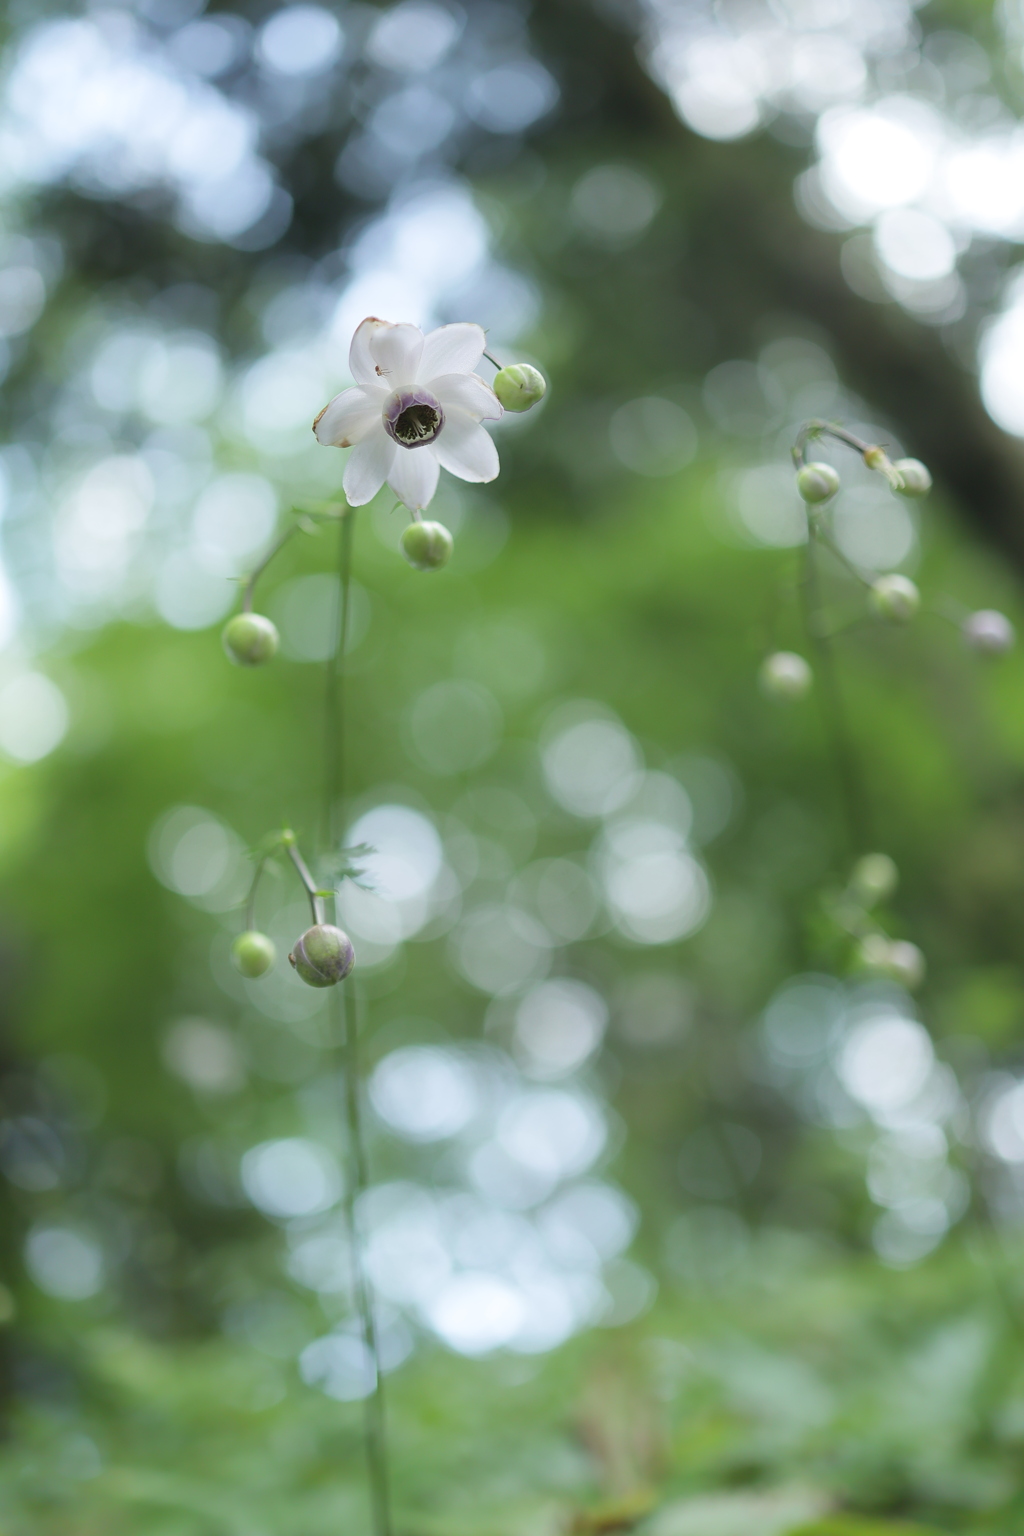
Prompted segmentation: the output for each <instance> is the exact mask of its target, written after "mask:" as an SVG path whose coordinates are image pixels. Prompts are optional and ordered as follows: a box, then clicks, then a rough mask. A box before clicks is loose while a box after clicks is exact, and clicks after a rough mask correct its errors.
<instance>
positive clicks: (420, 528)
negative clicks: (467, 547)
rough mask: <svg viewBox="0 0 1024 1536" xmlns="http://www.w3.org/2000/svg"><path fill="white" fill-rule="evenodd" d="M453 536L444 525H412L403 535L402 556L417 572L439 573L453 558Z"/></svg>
mask: <svg viewBox="0 0 1024 1536" xmlns="http://www.w3.org/2000/svg"><path fill="white" fill-rule="evenodd" d="M452 548H453V541H452V536H451V534H450V533H449V532H448V529H447V528H446V527H445V526H444V523H410V524H409V526H408V528H407V529H406V530H405V532H404V533H403V534H402V554H403V555H404V556H405V558H406V559H407V560H408V562H409V564H410V565H411V566H414V567H415V569H416V570H417V571H438V570H440V568H441V566H442V565H447V564H448V561H449V560H450V559H451V557H452Z"/></svg>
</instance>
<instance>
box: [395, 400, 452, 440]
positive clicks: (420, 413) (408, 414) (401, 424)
mask: <svg viewBox="0 0 1024 1536" xmlns="http://www.w3.org/2000/svg"><path fill="white" fill-rule="evenodd" d="M443 426H444V411H443V410H442V408H441V402H440V400H437V399H435V397H434V396H433V395H432V394H431V393H430V391H429V390H428V389H396V390H395V392H394V394H393V395H390V396H389V397H388V402H387V404H386V405H385V407H384V430H385V432H386V433H387V434H388V436H389V437H391V438H393V439H394V441H395V442H396V443H397V444H398V445H399V447H400V448H422V447H423V446H424V444H426V443H432V442H433V441H434V438H435V437H436V436H437V434H438V433H439V432H440V430H441V428H442V427H443Z"/></svg>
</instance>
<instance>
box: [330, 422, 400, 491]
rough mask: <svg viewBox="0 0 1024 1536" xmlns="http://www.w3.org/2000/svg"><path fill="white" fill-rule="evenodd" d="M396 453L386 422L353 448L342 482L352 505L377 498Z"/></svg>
mask: <svg viewBox="0 0 1024 1536" xmlns="http://www.w3.org/2000/svg"><path fill="white" fill-rule="evenodd" d="M395 452H396V449H395V445H394V443H393V442H392V441H391V439H390V437H388V435H387V433H386V432H385V431H384V426H383V423H382V424H381V426H380V430H379V431H374V432H370V433H368V434H367V436H366V437H364V438H363V440H362V442H361V443H359V444H358V445H357V446H356V447H355V448H353V449H352V452H351V453H350V454H349V459H348V463H347V464H346V465H345V474H344V476H343V478H342V482H341V483H342V486H343V487H344V490H345V495H346V496H347V497H348V501H349V505H350V506H352V507H362V506H365V504H366V503H367V502H368V501H372V500H373V498H374V497H375V496H376V494H377V492H378V491H379V490H380V488H381V486H382V485H383V484H384V481H385V480H386V479H387V477H388V474H389V472H390V469H391V461H392V459H393V458H394V456H395Z"/></svg>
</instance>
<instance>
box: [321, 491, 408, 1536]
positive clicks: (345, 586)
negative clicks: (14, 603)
mask: <svg viewBox="0 0 1024 1536" xmlns="http://www.w3.org/2000/svg"><path fill="white" fill-rule="evenodd" d="M354 530H355V512H354V510H353V509H352V508H348V509H347V510H346V512H345V513H344V514H343V516H342V519H341V525H340V528H339V536H338V589H337V591H338V596H337V606H336V609H335V623H334V643H333V645H332V647H331V654H330V655H329V657H328V659H327V665H326V668H325V674H326V676H325V682H326V692H325V697H324V797H323V813H322V819H321V825H322V843H323V849H324V851H325V853H326V854H327V856H328V859H329V860H332V861H333V860H334V859H335V858H336V856H337V854H338V850H339V844H340V841H341V836H342V834H343V829H344V815H345V716H346V710H345V702H346V701H345V653H346V650H347V648H348V633H349V618H350V605H351V592H352V540H353V534H354ZM352 985H353V989H354V992H355V1007H353V1006H352V1004H351V1003H350V1002H349V1000H348V998H347V997H346V989H345V988H344V987H343V986H338V987H335V988H334V992H333V997H332V1003H333V1016H334V1031H333V1037H334V1040H335V1041H337V1042H340V1044H341V1051H342V1061H341V1077H342V1080H343V1082H344V1099H343V1103H342V1105H341V1111H342V1117H343V1120H344V1124H345V1131H346V1137H347V1142H348V1161H349V1176H348V1179H347V1180H346V1190H347V1193H346V1199H345V1218H346V1225H347V1228H348V1241H349V1251H350V1253H351V1265H352V1299H353V1301H354V1303H355V1309H356V1313H357V1315H358V1317H359V1323H360V1327H361V1329H362V1334H363V1342H364V1344H365V1346H366V1350H367V1354H368V1356H369V1361H370V1369H371V1373H372V1376H373V1386H372V1390H371V1391H370V1393H369V1395H368V1396H367V1399H366V1406H365V1420H364V1423H365V1441H366V1464H367V1471H368V1474H369V1482H370V1501H371V1508H372V1513H373V1531H374V1536H391V1501H390V1483H389V1472H388V1447H387V1422H386V1418H385V1410H384V1377H383V1372H382V1371H381V1363H380V1347H379V1340H378V1337H377V1321H376V1317H375V1314H374V1308H373V1296H372V1294H371V1291H370V1285H369V1281H368V1279H367V1276H366V1270H365V1267H364V1264H363V1244H362V1233H361V1231H360V1229H359V1197H360V1195H361V1194H362V1193H363V1192H364V1190H365V1189H366V1188H367V1185H368V1183H369V1170H368V1161H367V1155H366V1142H365V1139H364V1136H363V1126H362V1115H361V1112H360V1081H361V1078H360V1070H359V1037H360V1033H361V1032H362V1030H363V1029H364V1028H365V1019H364V1018H363V1014H364V1012H365V1001H364V998H363V993H362V989H361V988H360V986H359V982H358V980H357V979H356V980H354V981H353V984H352Z"/></svg>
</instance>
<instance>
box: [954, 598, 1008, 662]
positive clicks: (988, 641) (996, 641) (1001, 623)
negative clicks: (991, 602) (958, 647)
mask: <svg viewBox="0 0 1024 1536" xmlns="http://www.w3.org/2000/svg"><path fill="white" fill-rule="evenodd" d="M962 633H963V637H964V639H965V640H966V641H967V644H968V645H969V646H970V647H971V649H972V650H974V651H981V652H982V654H983V655H985V656H1003V655H1005V654H1006V652H1007V651H1010V650H1012V649H1013V645H1014V642H1015V640H1016V638H1017V635H1016V631H1015V630H1014V627H1013V625H1012V624H1011V623H1010V621H1009V619H1008V618H1007V617H1006V614H1005V613H999V612H997V610H996V609H995V608H979V609H978V612H977V613H972V614H970V616H969V617H968V618H966V619H965V620H964V622H963V626H962Z"/></svg>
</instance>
